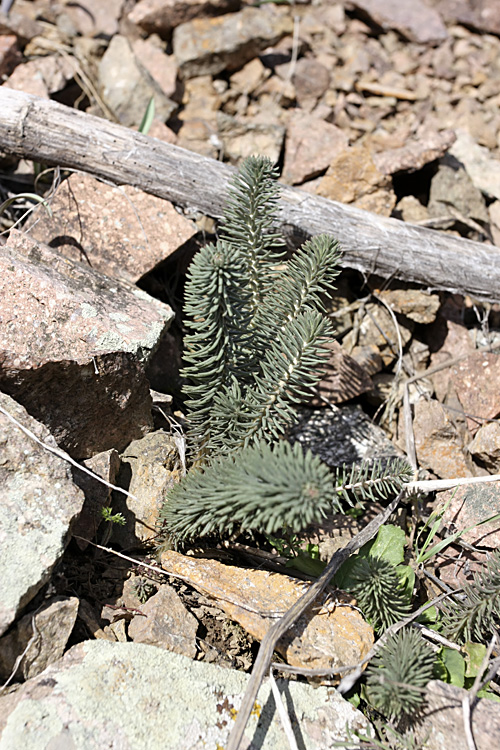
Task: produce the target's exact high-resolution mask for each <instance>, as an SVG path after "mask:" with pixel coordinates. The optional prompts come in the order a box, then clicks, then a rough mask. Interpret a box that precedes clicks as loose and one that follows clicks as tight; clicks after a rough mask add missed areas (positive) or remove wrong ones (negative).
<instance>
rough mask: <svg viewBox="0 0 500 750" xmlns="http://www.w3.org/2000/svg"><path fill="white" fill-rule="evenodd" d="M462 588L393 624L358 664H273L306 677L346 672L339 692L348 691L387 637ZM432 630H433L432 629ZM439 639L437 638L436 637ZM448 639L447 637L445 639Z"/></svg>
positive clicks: (276, 667)
mask: <svg viewBox="0 0 500 750" xmlns="http://www.w3.org/2000/svg"><path fill="white" fill-rule="evenodd" d="M459 591H461V589H455V591H450V592H448V593H445V594H440V595H439V596H436V597H435V598H434V599H432V600H431V601H430V602H426V603H425V604H423V605H422V606H421V607H420V609H417V610H416V611H415V612H412V613H411V614H410V615H408V617H405V619H404V620H401V621H400V622H397V623H395V624H394V625H391V627H390V628H388V629H387V630H386V631H385V633H384V634H383V635H382V636H381V637H380V638H379V639H378V641H376V642H375V643H374V644H373V646H372V648H371V649H370V651H369V652H368V653H367V654H366V656H365V657H364V659H363V660H362V661H360V662H358V663H357V664H348V665H347V666H344V667H333V668H331V669H327V668H324V667H322V668H318V669H308V668H307V667H294V666H292V665H290V664H280V663H279V662H273V663H272V666H273V667H274V668H275V669H279V670H280V671H281V672H291V673H293V674H300V675H303V676H304V677H328V676H330V675H339V674H346V673H347V674H346V676H345V677H343V678H342V680H341V682H340V684H339V685H338V687H337V691H338V692H342V693H347V692H348V691H349V690H350V689H351V687H352V686H353V685H354V683H355V682H357V680H358V679H359V677H361V674H362V672H363V669H364V667H365V665H366V664H367V663H368V662H369V661H370V660H371V659H373V657H374V656H375V654H376V653H377V651H378V650H379V649H380V648H381V647H382V646H383V645H384V644H385V642H386V641H387V638H388V637H389V636H390V635H391V634H394V633H397V631H398V630H399V629H400V628H402V627H404V626H405V625H414V626H415V625H418V623H414V622H413V621H414V620H415V619H416V618H417V617H420V615H421V614H422V613H423V612H425V610H426V609H429V608H430V607H433V606H434V605H435V604H438V603H439V602H440V601H442V600H443V599H444V598H445V597H447V596H450V595H451V594H456V593H458V592H459ZM431 632H432V631H431ZM433 636H434V638H435V636H436V633H433ZM435 640H437V638H435ZM443 640H446V639H443ZM448 644H450V648H454V649H456V650H457V651H460V646H457V645H456V644H454V643H451V641H449V642H448V643H447V645H448Z"/></svg>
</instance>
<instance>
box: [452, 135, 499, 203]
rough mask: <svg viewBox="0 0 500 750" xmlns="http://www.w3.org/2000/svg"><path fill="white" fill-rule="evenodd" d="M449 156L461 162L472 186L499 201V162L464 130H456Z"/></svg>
mask: <svg viewBox="0 0 500 750" xmlns="http://www.w3.org/2000/svg"><path fill="white" fill-rule="evenodd" d="M456 134H457V140H456V141H455V143H454V144H453V146H452V147H451V148H450V154H452V156H454V157H455V158H456V159H458V161H461V162H462V164H463V165H464V167H465V170H466V172H467V174H468V175H469V177H470V178H471V180H472V182H473V183H474V185H475V186H476V187H477V188H478V189H479V190H480V191H481V192H482V193H484V194H485V195H486V196H488V197H489V198H497V199H500V161H499V160H498V159H494V158H493V157H492V156H491V153H490V151H489V150H488V149H487V148H484V146H479V145H478V144H477V143H476V141H475V140H474V138H473V137H472V136H471V135H470V133H468V132H467V131H465V130H460V129H457V131H456Z"/></svg>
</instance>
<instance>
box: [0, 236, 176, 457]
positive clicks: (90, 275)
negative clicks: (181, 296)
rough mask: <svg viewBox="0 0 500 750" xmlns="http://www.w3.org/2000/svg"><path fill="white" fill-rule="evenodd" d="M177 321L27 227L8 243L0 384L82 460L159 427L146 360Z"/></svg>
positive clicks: (0, 308)
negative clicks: (44, 242) (27, 232)
mask: <svg viewBox="0 0 500 750" xmlns="http://www.w3.org/2000/svg"><path fill="white" fill-rule="evenodd" d="M172 318H173V313H172V310H171V309H170V308H169V307H168V306H167V305H164V304H162V303H161V302H158V301H156V300H154V299H152V298H151V297H149V296H148V295H147V294H146V293H145V292H142V291H141V290H139V289H137V288H134V287H132V286H131V285H128V284H126V283H125V282H120V281H117V280H112V279H109V278H108V277H106V276H104V275H103V274H100V273H99V272H97V271H94V270H93V269H91V268H89V267H88V266H86V265H83V264H80V263H77V262H74V261H70V260H68V259H67V258H64V257H61V256H60V255H59V254H58V253H57V252H55V251H54V250H52V249H50V248H49V247H47V246H46V245H42V244H40V243H37V242H36V241H35V240H32V239H31V238H29V237H27V236H26V235H23V234H21V233H20V232H15V231H14V232H12V233H11V236H10V238H9V240H8V242H7V244H6V245H4V246H3V247H2V248H0V320H1V322H2V325H1V326H0V387H1V388H2V389H3V390H4V391H5V392H6V393H8V394H9V395H11V396H12V397H13V398H16V400H18V401H19V402H20V403H22V404H23V406H25V408H26V409H27V410H28V412H29V413H30V414H31V415H32V416H34V417H35V418H37V419H38V420H39V421H41V422H43V423H44V424H45V425H47V426H48V427H49V429H50V430H51V432H52V434H53V435H54V437H55V438H56V440H57V442H58V443H59V444H60V446H61V447H62V448H64V449H65V450H67V451H68V452H69V453H70V454H71V455H72V456H74V457H75V458H78V459H83V458H89V457H90V456H91V455H94V454H95V453H98V452H99V451H104V450H108V449H110V448H117V449H122V448H124V447H125V446H126V445H127V444H128V443H129V442H130V441H131V440H133V439H136V438H139V437H141V436H142V435H144V434H145V433H146V432H149V431H150V430H151V428H152V425H153V422H152V417H151V397H150V394H149V386H148V382H147V379H146V376H145V374H144V367H145V364H146V363H147V361H148V359H149V357H150V356H151V354H152V352H153V351H154V349H155V348H156V347H157V346H158V343H159V340H160V337H161V335H162V333H163V332H164V331H165V330H166V329H167V328H168V325H169V324H170V322H171V320H172Z"/></svg>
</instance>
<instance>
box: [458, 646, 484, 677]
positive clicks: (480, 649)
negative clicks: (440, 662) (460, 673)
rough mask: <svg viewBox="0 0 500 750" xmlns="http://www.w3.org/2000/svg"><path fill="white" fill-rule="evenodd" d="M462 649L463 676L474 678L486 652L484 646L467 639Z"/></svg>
mask: <svg viewBox="0 0 500 750" xmlns="http://www.w3.org/2000/svg"><path fill="white" fill-rule="evenodd" d="M462 650H463V651H465V664H466V667H465V676H466V677H473V678H474V679H475V678H476V677H477V674H478V672H479V670H480V669H481V664H482V663H483V659H484V657H485V654H486V646H483V644H482V643H473V642H472V641H467V643H466V644H465V645H464V646H463V649H462Z"/></svg>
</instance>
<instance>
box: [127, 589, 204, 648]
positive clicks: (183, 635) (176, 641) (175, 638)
mask: <svg viewBox="0 0 500 750" xmlns="http://www.w3.org/2000/svg"><path fill="white" fill-rule="evenodd" d="M140 609H141V612H142V614H140V615H136V616H135V617H134V618H133V620H132V622H131V623H130V625H129V626H128V635H129V638H131V639H132V640H133V641H134V642H135V643H148V644H149V645H150V646H158V647H159V648H164V649H167V650H168V651H173V652H174V653H175V654H184V655H185V656H189V657H191V659H194V657H195V656H196V653H197V648H196V631H197V630H198V620H197V619H196V617H194V616H193V615H192V614H191V613H190V612H189V611H188V610H187V609H186V607H185V606H184V604H183V603H182V599H181V598H180V596H179V594H178V593H177V592H176V591H175V590H174V589H173V588H172V586H169V585H168V584H165V585H163V586H160V587H159V589H158V591H157V593H156V594H154V595H153V596H152V597H151V598H150V599H148V600H147V602H146V603H145V604H141V606H140Z"/></svg>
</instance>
